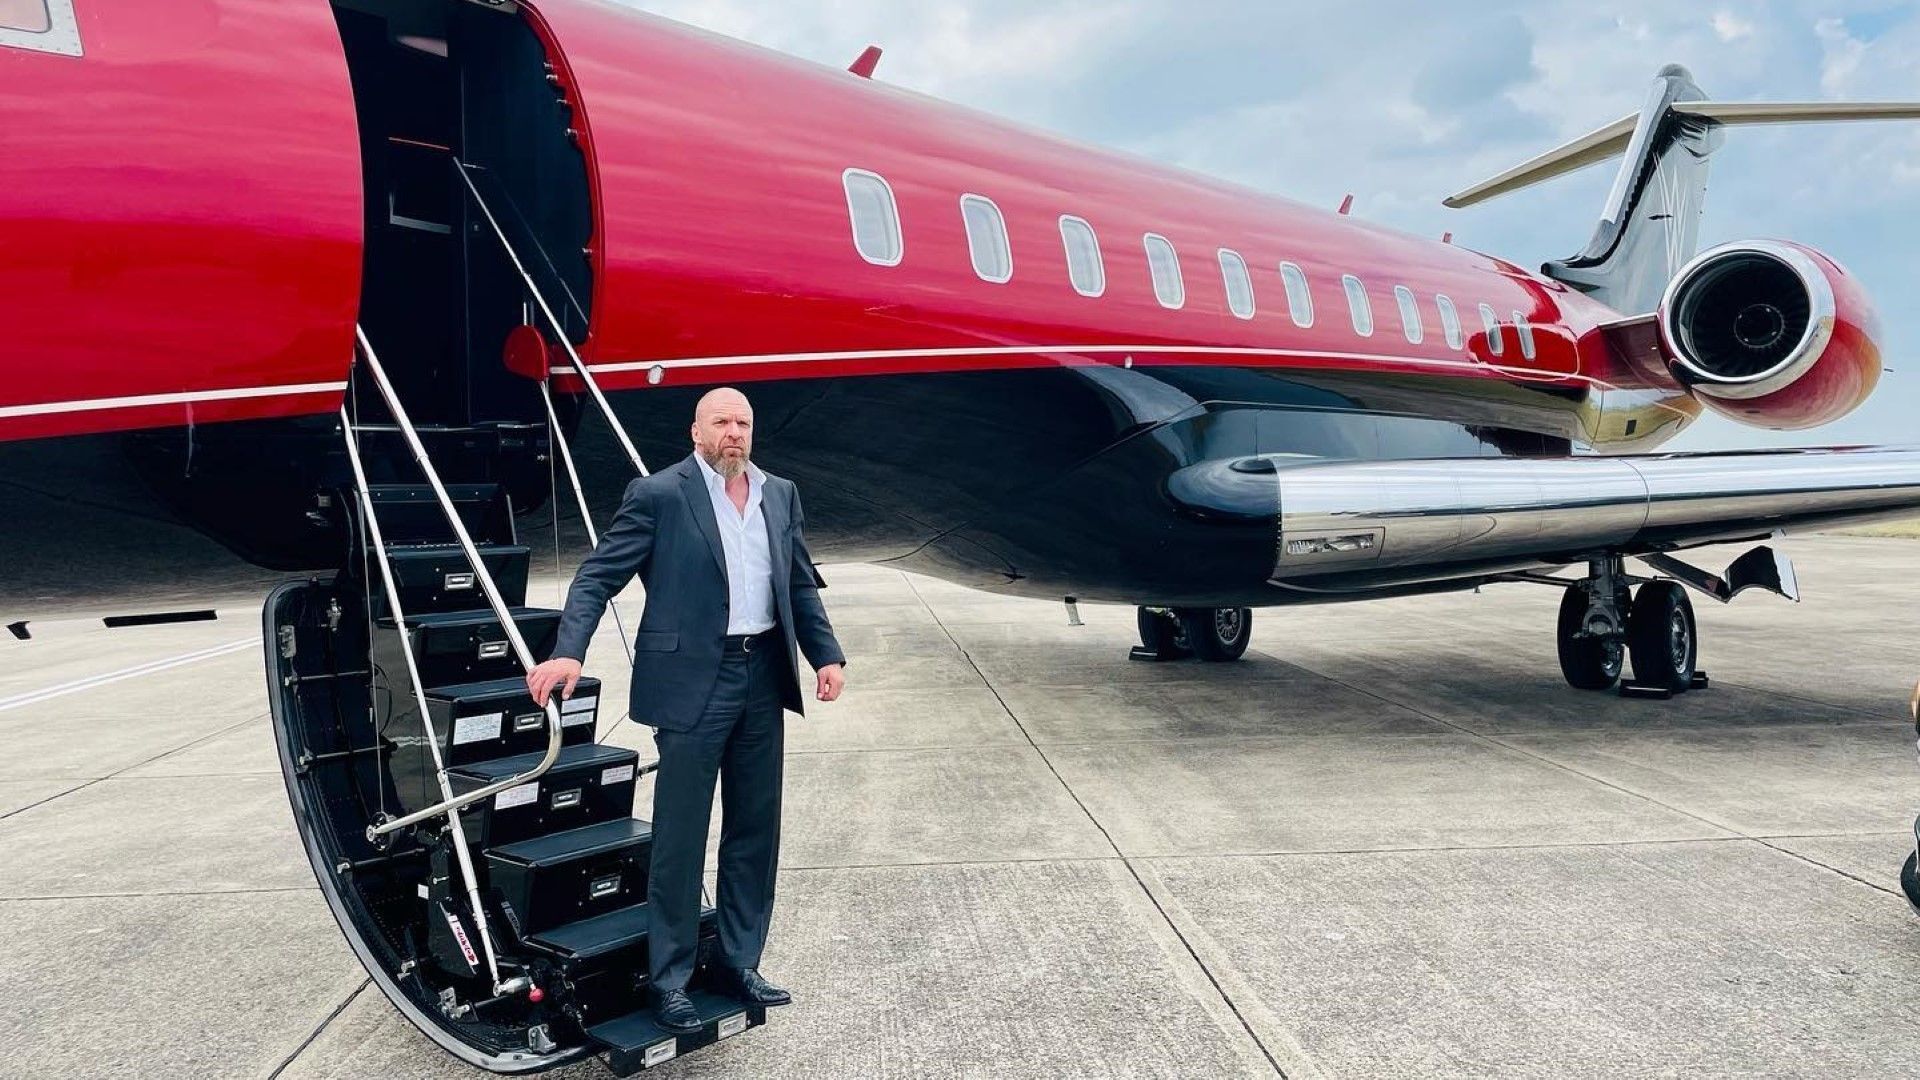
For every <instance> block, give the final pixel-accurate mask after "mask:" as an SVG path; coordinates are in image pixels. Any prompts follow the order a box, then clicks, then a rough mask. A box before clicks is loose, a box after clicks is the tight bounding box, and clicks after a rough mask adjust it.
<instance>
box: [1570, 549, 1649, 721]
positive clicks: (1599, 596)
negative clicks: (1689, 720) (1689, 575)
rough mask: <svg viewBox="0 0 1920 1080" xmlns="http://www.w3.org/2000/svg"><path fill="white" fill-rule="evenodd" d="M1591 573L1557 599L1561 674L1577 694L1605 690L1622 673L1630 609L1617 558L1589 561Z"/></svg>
mask: <svg viewBox="0 0 1920 1080" xmlns="http://www.w3.org/2000/svg"><path fill="white" fill-rule="evenodd" d="M1591 565H1592V573H1591V574H1590V575H1589V576H1588V577H1586V578H1585V579H1583V580H1580V581H1576V582H1573V583H1572V584H1570V585H1568V586H1567V588H1566V591H1565V592H1563V593H1562V594H1561V595H1560V619H1559V625H1558V631H1557V633H1556V635H1555V637H1556V639H1557V644H1558V645H1559V652H1560V674H1561V675H1563V676H1565V678H1566V680H1567V685H1569V686H1572V687H1574V688H1575V689H1577V690H1606V689H1608V688H1610V687H1612V686H1613V685H1614V684H1615V683H1617V682H1619V681H1620V674H1621V672H1622V671H1623V670H1625V668H1626V657H1627V619H1628V610H1629V609H1630V607H1631V605H1632V599H1633V598H1632V594H1631V593H1630V592H1628V580H1627V576H1626V572H1625V567H1624V566H1623V564H1622V561H1621V560H1620V559H1619V558H1617V557H1611V556H1610V557H1607V558H1601V559H1595V560H1593V563H1592V564H1591Z"/></svg>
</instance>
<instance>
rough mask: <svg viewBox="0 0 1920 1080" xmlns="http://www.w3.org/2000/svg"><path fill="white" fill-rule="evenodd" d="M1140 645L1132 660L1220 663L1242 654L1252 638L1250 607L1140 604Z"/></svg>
mask: <svg viewBox="0 0 1920 1080" xmlns="http://www.w3.org/2000/svg"><path fill="white" fill-rule="evenodd" d="M1136 618H1137V620H1138V622H1139V625H1140V644H1139V645H1138V646H1137V647H1135V649H1134V650H1133V652H1132V653H1131V654H1130V656H1131V658H1132V659H1134V660H1178V659H1181V658H1183V657H1188V656H1197V657H1199V658H1200V659H1202V660H1208V661H1213V662H1215V663H1223V662H1225V661H1228V660H1238V659H1240V658H1241V657H1242V656H1244V655H1246V651H1247V642H1249V641H1251V640H1252V639H1253V609H1252V608H1162V607H1143V608H1140V609H1139V610H1138V612H1137V615H1136Z"/></svg>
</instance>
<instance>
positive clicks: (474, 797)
mask: <svg viewBox="0 0 1920 1080" xmlns="http://www.w3.org/2000/svg"><path fill="white" fill-rule="evenodd" d="M353 333H354V337H355V339H356V340H358V341H359V343H360V353H361V355H362V356H363V357H365V359H366V361H367V370H368V371H369V372H370V373H372V375H373V381H374V385H376V386H378V387H379V388H380V396H381V397H382V398H384V399H386V402H387V410H388V411H389V412H391V413H393V419H394V422H395V423H396V424H398V425H399V427H400V434H401V435H403V436H405V437H406V440H407V449H408V450H410V451H412V453H413V460H414V461H415V463H417V464H418V465H419V466H420V470H421V472H423V473H425V474H426V477H427V485H428V486H429V487H431V488H433V495H434V498H436V499H438V500H439V501H440V509H441V510H443V511H445V512H446V515H447V522H448V523H449V524H451V525H452V526H453V535H454V539H456V540H458V541H459V542H460V550H461V551H463V552H465V553H466V556H467V562H468V563H470V564H472V566H473V576H474V579H475V580H477V581H478V582H479V583H480V588H481V590H482V591H484V592H485V593H486V594H487V604H488V606H490V607H491V608H493V613H494V615H495V616H497V617H498V618H499V619H500V628H501V629H502V630H504V631H506V634H507V641H508V642H509V643H511V644H512V646H513V653H514V655H515V656H516V657H518V658H519V660H520V666H521V667H523V668H525V669H526V670H528V671H532V670H533V668H534V666H535V665H534V660H533V653H532V651H531V650H529V649H528V648H527V640H526V638H524V637H522V636H521V634H520V627H519V626H517V625H515V623H514V621H513V612H512V611H511V610H510V609H509V608H508V607H507V602H506V601H505V600H504V599H502V598H501V596H500V587H499V586H498V585H496V584H494V581H493V575H492V574H490V573H488V572H487V564H486V563H485V562H484V561H483V560H482V559H481V558H480V552H479V549H477V548H475V547H474V544H473V537H472V536H471V535H469V534H468V532H467V526H466V523H465V522H463V521H461V520H460V511H459V510H458V509H457V508H455V507H454V505H453V498H452V497H451V496H449V495H448V494H447V489H446V485H444V484H442V483H441V482H440V473H439V471H438V470H436V469H435V468H434V467H433V462H432V460H430V459H429V458H428V457H427V448H426V447H425V446H424V445H422V444H421V442H420V435H419V433H418V432H416V431H415V430H414V427H413V421H411V420H409V419H408V418H407V411H406V409H405V408H404V407H402V406H401V404H400V395H399V394H397V393H395V392H394V389H393V383H391V382H389V381H388V380H387V372H386V369H385V368H383V367H381V366H380V358H379V357H378V356H376V355H375V354H374V351H373V343H372V342H370V341H368V340H367V332H366V330H365V329H363V328H362V327H360V326H358V325H355V326H354V328H353ZM400 632H401V633H402V634H405V633H406V627H405V626H404V625H402V626H401V627H400ZM409 652H411V650H409ZM545 712H546V717H547V752H546V754H545V755H544V756H542V757H541V758H540V763H539V764H538V765H535V766H534V767H533V768H531V769H528V770H527V771H526V772H523V773H521V774H520V775H518V776H510V777H508V778H506V779H505V780H496V781H494V782H493V783H491V784H487V785H486V786H484V787H481V788H477V789H475V790H473V791H469V792H467V793H466V794H465V795H460V796H457V797H452V798H448V799H445V800H442V801H441V802H438V803H435V804H434V805H432V806H429V807H427V808H426V809H424V810H416V811H414V812H413V813H411V814H408V815H406V816H405V817H399V818H395V819H393V820H392V821H386V822H382V823H380V824H378V825H369V826H367V838H368V839H369V840H373V839H377V838H379V837H381V836H385V835H386V834H388V833H390V832H393V831H395V830H398V829H404V828H406V827H407V826H409V825H414V824H418V823H419V822H422V821H425V820H427V819H428V818H432V817H438V816H439V815H441V814H446V813H451V812H452V811H455V810H459V809H461V808H462V807H465V806H470V805H472V804H473V803H477V802H479V801H480V800H482V799H489V798H492V797H493V796H495V795H497V794H499V793H500V792H502V791H506V790H507V789H508V788H514V787H518V786H520V785H521V784H524V783H526V782H527V781H529V780H537V779H539V778H540V777H541V776H543V775H545V774H546V771H547V770H548V769H551V768H553V763H554V761H555V760H557V759H558V758H559V757H560V735H561V732H560V706H559V704H558V702H557V701H556V700H555V699H554V698H553V696H552V695H548V697H547V703H546V707H545Z"/></svg>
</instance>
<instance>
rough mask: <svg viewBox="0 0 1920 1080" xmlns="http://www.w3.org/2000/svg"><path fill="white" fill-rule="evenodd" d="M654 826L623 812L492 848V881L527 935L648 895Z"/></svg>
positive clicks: (489, 855) (489, 868)
mask: <svg viewBox="0 0 1920 1080" xmlns="http://www.w3.org/2000/svg"><path fill="white" fill-rule="evenodd" d="M652 839H653V830H652V829H651V828H649V827H648V825H647V823H646V822H644V821H636V820H634V819H633V818H630V817H628V818H621V819H620V820H618V821H604V822H601V823H600V824H598V825H588V826H585V827H582V828H578V829H568V830H567V831H565V832H557V833H549V834H548V835H546V836H537V837H534V838H533V839H531V840H522V841H521V842H519V843H517V844H508V845H505V846H503V847H495V848H490V849H488V850H487V853H486V856H487V881H488V882H489V883H490V884H491V885H492V886H493V888H494V890H495V891H496V892H498V894H499V896H500V902H501V903H502V904H503V905H505V907H506V909H507V911H508V918H509V919H510V920H512V922H513V924H514V926H515V927H516V928H517V929H518V930H519V932H520V935H521V936H522V937H525V936H527V935H529V934H535V933H539V932H541V931H545V930H549V929H553V928H556V927H559V926H562V925H565V924H568V923H577V922H579V921H581V920H584V919H589V918H593V917H595V916H598V915H603V914H606V913H609V912H612V911H614V910H616V909H618V908H623V907H627V906H629V905H632V904H638V903H641V902H643V901H644V900H645V899H646V897H647V858H648V855H649V854H650V852H651V850H652V845H651V843H650V841H651V840H652Z"/></svg>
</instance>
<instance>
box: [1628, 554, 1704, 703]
mask: <svg viewBox="0 0 1920 1080" xmlns="http://www.w3.org/2000/svg"><path fill="white" fill-rule="evenodd" d="M1627 652H1628V654H1630V655H1631V656H1632V658H1633V678H1634V681H1636V682H1639V683H1644V684H1647V685H1650V686H1658V687H1663V688H1665V689H1667V690H1671V691H1673V692H1674V693H1676V694H1677V693H1679V692H1681V691H1682V690H1685V689H1687V688H1688V687H1690V686H1692V685H1693V669H1694V664H1695V662H1696V661H1697V660H1698V659H1699V655H1700V635H1699V628H1698V626H1697V625H1696V624H1695V622H1694V618H1693V601H1691V600H1689V599H1687V593H1686V590H1685V589H1683V588H1682V587H1681V586H1680V583H1679V582H1677V581H1649V582H1647V583H1646V584H1645V585H1642V586H1640V591H1639V592H1638V593H1637V594H1635V596H1634V598H1633V610H1631V611H1630V612H1628V613H1627Z"/></svg>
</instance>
